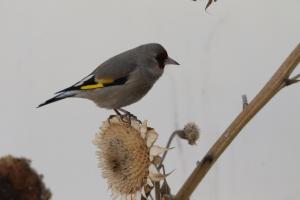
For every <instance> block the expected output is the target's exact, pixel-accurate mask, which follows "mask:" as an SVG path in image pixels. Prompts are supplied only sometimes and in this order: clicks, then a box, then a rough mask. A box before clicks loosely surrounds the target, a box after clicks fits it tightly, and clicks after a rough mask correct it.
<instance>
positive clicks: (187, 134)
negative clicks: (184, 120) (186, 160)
mask: <svg viewBox="0 0 300 200" xmlns="http://www.w3.org/2000/svg"><path fill="white" fill-rule="evenodd" d="M177 134H178V136H179V137H180V138H182V139H185V140H187V141H188V143H189V144H190V145H194V144H196V141H197V140H198V139H199V136H200V130H199V128H198V126H197V125H196V124H195V123H193V122H190V123H188V124H186V125H185V126H184V128H183V130H179V131H178V132H177Z"/></svg>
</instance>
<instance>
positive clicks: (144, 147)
mask: <svg viewBox="0 0 300 200" xmlns="http://www.w3.org/2000/svg"><path fill="white" fill-rule="evenodd" d="M157 137H158V134H157V133H156V132H155V130H154V129H152V128H149V127H147V122H146V121H145V122H143V123H140V122H139V121H137V120H135V119H133V118H131V119H128V118H126V119H124V117H120V116H115V117H113V118H111V119H108V120H107V121H105V122H103V124H102V126H101V128H100V132H99V133H97V134H96V137H95V139H94V144H95V145H96V146H97V147H98V151H97V155H98V159H99V166H100V168H101V170H102V175H103V177H104V178H105V179H106V181H107V183H108V186H109V188H110V189H111V191H112V194H113V197H123V198H125V199H128V198H129V199H136V194H137V193H139V192H140V193H141V194H143V195H144V194H145V188H146V187H148V186H151V187H152V186H153V183H152V182H153V181H160V180H162V179H164V178H165V176H163V175H162V174H160V173H159V172H158V171H157V169H156V167H155V166H154V164H153V158H154V157H156V156H158V155H159V154H161V153H164V152H165V151H166V150H167V149H165V148H161V147H159V146H156V145H153V144H154V142H155V141H156V139H157Z"/></svg>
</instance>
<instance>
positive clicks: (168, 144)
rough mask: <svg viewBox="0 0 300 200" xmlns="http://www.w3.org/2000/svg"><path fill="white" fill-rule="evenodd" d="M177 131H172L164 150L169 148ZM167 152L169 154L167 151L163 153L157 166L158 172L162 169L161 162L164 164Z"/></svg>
mask: <svg viewBox="0 0 300 200" xmlns="http://www.w3.org/2000/svg"><path fill="white" fill-rule="evenodd" d="M179 131H180V130H177V131H174V132H173V133H172V135H171V136H170V137H169V140H168V143H167V145H166V148H167V149H169V148H170V146H171V143H172V141H173V139H174V138H175V136H176V135H177V134H178V132H179ZM168 152H169V151H165V153H164V154H163V156H162V157H161V161H160V164H159V165H158V167H157V168H158V170H160V169H161V168H162V166H163V162H164V160H165V158H166V156H167V153H168Z"/></svg>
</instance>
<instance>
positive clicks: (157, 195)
mask: <svg viewBox="0 0 300 200" xmlns="http://www.w3.org/2000/svg"><path fill="white" fill-rule="evenodd" d="M154 190H155V200H160V183H159V182H158V181H156V182H154Z"/></svg>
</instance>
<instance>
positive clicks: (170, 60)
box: [165, 57, 179, 65]
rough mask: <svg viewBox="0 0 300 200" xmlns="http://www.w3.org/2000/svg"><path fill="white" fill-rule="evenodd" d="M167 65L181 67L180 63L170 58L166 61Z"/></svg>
mask: <svg viewBox="0 0 300 200" xmlns="http://www.w3.org/2000/svg"><path fill="white" fill-rule="evenodd" d="M165 65H179V63H178V62H176V61H175V60H174V59H172V58H170V57H168V58H167V59H166V60H165Z"/></svg>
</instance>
